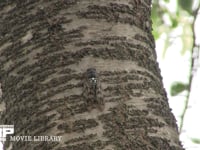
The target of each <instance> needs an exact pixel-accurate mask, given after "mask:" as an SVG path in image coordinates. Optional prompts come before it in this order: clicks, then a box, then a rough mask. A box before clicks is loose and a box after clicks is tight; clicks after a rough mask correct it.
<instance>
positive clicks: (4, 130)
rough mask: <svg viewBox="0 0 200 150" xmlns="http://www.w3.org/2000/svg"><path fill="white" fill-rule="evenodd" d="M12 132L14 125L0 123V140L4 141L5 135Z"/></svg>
mask: <svg viewBox="0 0 200 150" xmlns="http://www.w3.org/2000/svg"><path fill="white" fill-rule="evenodd" d="M13 133H14V125H0V142H5V141H6V136H7V135H8V134H13Z"/></svg>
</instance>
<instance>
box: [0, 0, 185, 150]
mask: <svg viewBox="0 0 200 150" xmlns="http://www.w3.org/2000/svg"><path fill="white" fill-rule="evenodd" d="M150 6H151V0H145V1H142V0H54V1H48V0H40V1H33V0H32V1H31V0H23V1H19V0H16V1H5V0H4V1H1V2H0V17H1V18H0V77H1V78H0V82H1V84H2V91H3V95H2V99H1V106H3V105H5V109H4V110H2V111H3V112H2V114H1V121H0V124H7V125H14V126H15V136H16V135H23V136H25V135H30V136H39V135H47V136H51V135H52V136H62V140H61V141H59V142H55V141H52V142H50V141H49V142H46V141H38V142H36V141H32V142H27V141H19V142H9V141H7V142H6V144H5V147H8V146H9V145H10V146H11V145H12V149H13V150H27V149H29V150H32V149H38V150H51V149H52V150H53V149H56V150H181V149H183V148H182V146H181V145H180V143H179V139H178V133H177V132H178V131H177V126H176V120H175V119H174V116H173V115H172V113H171V110H170V108H169V105H168V100H167V96H166V93H165V90H164V88H163V84H162V78H161V75H160V70H159V68H158V64H157V62H156V55H155V42H154V39H153V37H152V33H151V20H150V11H151V7H150ZM2 108H3V107H2Z"/></svg>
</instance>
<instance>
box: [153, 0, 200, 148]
mask: <svg viewBox="0 0 200 150" xmlns="http://www.w3.org/2000/svg"><path fill="white" fill-rule="evenodd" d="M199 3H200V2H199V0H153V5H152V7H153V8H152V21H153V34H154V37H155V39H156V51H157V56H158V61H159V64H160V68H161V74H162V76H163V81H164V86H165V88H166V90H167V93H168V98H169V103H170V107H171V108H172V111H173V113H174V114H175V116H176V119H177V123H178V125H179V131H180V138H181V141H182V143H183V145H184V147H185V148H186V150H197V149H200V130H199V127H200V121H199V120H198V114H199V113H200V111H199V109H198V108H200V102H199V101H198V97H200V94H199V91H200V85H199V84H200V70H199V64H200V60H199V47H200V46H199V45H200V36H198V33H200V12H199V6H200V4H199ZM198 83H199V84H198Z"/></svg>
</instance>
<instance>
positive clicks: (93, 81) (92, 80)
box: [89, 78, 97, 84]
mask: <svg viewBox="0 0 200 150" xmlns="http://www.w3.org/2000/svg"><path fill="white" fill-rule="evenodd" d="M89 81H90V82H91V83H93V84H96V83H97V79H96V78H90V79H89Z"/></svg>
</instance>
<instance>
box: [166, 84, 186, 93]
mask: <svg viewBox="0 0 200 150" xmlns="http://www.w3.org/2000/svg"><path fill="white" fill-rule="evenodd" d="M185 90H188V84H185V83H182V82H174V83H173V84H172V85H171V90H170V94H171V96H176V95H178V94H180V93H181V92H183V91H185Z"/></svg>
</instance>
